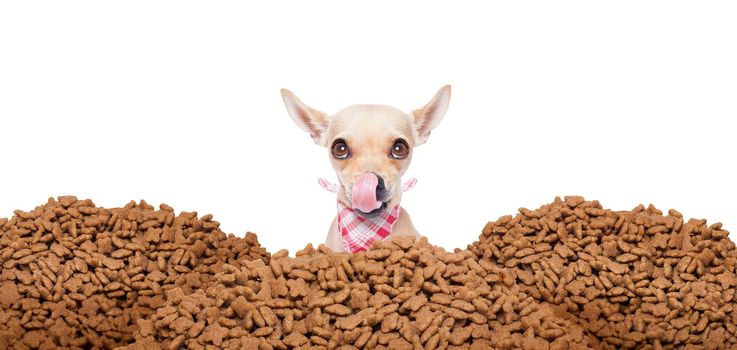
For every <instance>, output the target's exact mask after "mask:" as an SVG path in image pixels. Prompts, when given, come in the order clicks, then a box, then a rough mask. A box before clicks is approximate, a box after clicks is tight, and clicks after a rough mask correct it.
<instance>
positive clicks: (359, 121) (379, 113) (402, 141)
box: [281, 85, 451, 253]
mask: <svg viewBox="0 0 737 350" xmlns="http://www.w3.org/2000/svg"><path fill="white" fill-rule="evenodd" d="M450 91H451V89H450V85H445V86H443V87H441V88H440V89H439V90H438V92H437V93H436V94H435V96H434V97H433V98H432V99H431V100H430V102H428V103H427V104H425V105H424V106H423V107H422V108H419V109H416V110H414V111H412V112H411V113H409V114H407V113H404V112H402V111H400V110H399V109H397V108H394V107H390V106H386V105H377V104H358V105H353V106H349V107H346V108H344V109H342V110H340V111H339V112H337V113H335V114H334V115H332V116H328V115H327V114H325V113H323V112H321V111H319V110H316V109H314V108H311V107H309V106H307V105H306V104H304V103H303V102H302V101H300V100H299V99H298V98H297V96H295V95H294V94H293V93H292V92H291V91H289V90H287V89H282V90H281V96H282V99H283V100H284V105H285V106H286V109H287V112H288V113H289V115H290V116H291V117H292V119H293V120H294V122H295V123H296V124H297V126H299V127H300V128H301V129H303V130H304V131H306V132H307V133H309V134H310V136H311V137H312V140H313V141H314V142H315V143H316V144H318V145H320V146H323V147H326V148H327V149H328V151H329V152H328V154H329V156H330V163H331V164H332V166H333V169H334V170H335V173H336V174H337V177H338V181H339V184H338V185H333V186H334V187H331V186H330V185H329V184H327V183H325V182H324V180H321V185H323V187H325V188H326V189H331V190H333V191H334V192H335V193H336V194H337V197H338V198H337V207H338V215H337V216H336V218H335V219H334V220H333V223H332V224H331V225H330V229H329V231H328V235H327V239H326V241H325V244H326V246H328V247H329V248H330V249H332V250H333V251H336V252H343V251H345V252H350V253H356V252H359V251H362V250H367V249H368V248H370V247H371V245H372V243H373V241H375V240H379V239H386V238H388V237H389V236H411V237H415V239H417V238H418V237H419V236H420V235H419V233H418V232H417V230H416V229H415V227H414V225H412V220H411V219H410V217H409V214H407V211H406V210H404V208H401V207H400V206H399V203H400V200H401V198H402V184H401V177H402V175H404V173H405V172H406V171H407V168H408V167H409V164H410V162H411V160H412V154H413V152H414V148H415V147H417V146H420V145H422V144H424V143H425V142H426V141H427V139H428V137H429V136H430V132H431V131H432V130H433V129H434V128H435V127H436V126H438V124H439V123H440V121H441V120H442V119H443V117H444V116H445V113H446V111H447V110H448V103H449V102H450ZM411 186H412V184H408V186H407V187H411Z"/></svg>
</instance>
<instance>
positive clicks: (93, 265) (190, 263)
mask: <svg viewBox="0 0 737 350" xmlns="http://www.w3.org/2000/svg"><path fill="white" fill-rule="evenodd" d="M65 201H66V202H72V203H73V204H65ZM59 202H61V203H57V202H55V201H50V202H49V204H47V205H46V206H43V207H39V208H37V209H36V211H34V212H32V213H22V212H16V216H15V217H13V218H12V219H11V220H10V221H3V220H4V219H0V228H2V238H1V239H0V262H2V263H3V271H2V273H1V274H0V288H2V289H0V291H1V292H0V348H5V347H16V348H24V349H25V348H35V347H36V346H38V345H45V346H50V345H53V346H52V347H49V348H54V346H55V347H56V348H61V347H70V348H75V347H76V348H90V347H92V348H96V347H102V348H111V347H114V346H118V345H126V344H130V345H129V346H128V348H130V349H145V350H151V349H157V348H166V349H220V348H225V349H292V348H304V349H310V348H312V349H337V348H340V349H357V348H358V349H549V350H554V349H561V350H563V349H571V350H574V349H732V348H737V322H736V321H737V308H735V305H737V302H736V301H735V291H736V288H737V274H736V273H735V272H736V271H735V269H736V265H737V250H735V245H734V243H732V242H731V241H730V240H729V239H728V232H727V231H725V230H722V229H721V224H719V223H717V224H712V225H711V226H707V225H706V221H705V220H694V219H691V220H688V221H684V219H683V217H682V216H681V214H680V213H678V212H677V211H675V210H671V211H669V212H668V214H667V215H663V213H662V212H660V211H659V210H657V209H655V208H654V207H652V206H650V207H648V208H645V207H643V206H638V207H637V208H635V209H633V210H632V211H611V210H608V209H603V208H602V207H601V205H600V204H599V203H598V202H597V201H591V202H589V201H585V200H584V199H583V198H581V197H566V198H565V200H561V199H559V198H556V200H555V201H554V202H553V203H551V204H548V205H545V206H542V207H541V208H539V209H537V210H528V209H524V208H522V209H520V213H519V214H517V215H516V216H514V217H512V216H503V217H501V218H499V219H498V220H496V221H494V222H490V223H488V224H487V225H486V227H484V229H483V233H482V235H481V236H480V238H479V241H478V242H474V243H473V244H471V245H469V246H468V249H465V250H461V249H456V250H455V251H453V252H447V251H445V250H443V249H442V248H439V247H434V246H432V245H430V244H429V243H428V242H427V240H426V239H425V238H422V239H420V240H418V241H414V240H413V239H409V238H394V239H392V240H390V241H385V242H379V243H377V244H376V245H375V247H374V248H373V249H372V250H370V251H368V252H361V253H358V254H353V255H351V254H347V253H333V252H331V251H329V249H327V248H325V247H324V246H320V247H318V248H317V249H315V248H313V247H312V246H311V245H308V246H307V247H306V248H305V249H303V250H301V251H299V252H297V255H296V257H289V256H288V253H287V251H285V250H281V251H278V252H276V253H274V254H273V255H271V256H269V254H268V253H267V252H266V251H265V250H263V249H262V248H260V247H259V245H258V242H257V241H256V237H255V235H253V234H249V235H247V237H246V238H245V239H239V238H235V237H233V236H226V235H225V234H223V233H222V232H220V231H219V230H218V229H217V223H215V222H214V221H212V220H211V216H209V215H208V216H205V217H203V218H201V219H199V220H198V219H197V218H196V215H195V214H190V213H182V214H181V215H180V216H178V217H175V216H174V214H173V210H171V208H169V207H167V206H164V205H162V208H161V210H159V211H154V210H153V208H151V207H150V206H148V205H147V204H145V203H144V202H142V203H141V204H138V205H136V204H135V203H132V204H130V205H128V206H127V207H126V208H122V209H103V208H96V209H95V210H96V211H95V212H93V210H92V209H84V210H83V209H81V208H87V207H89V208H94V205H92V204H91V202H88V201H72V200H70V199H63V198H60V199H59ZM80 203H81V204H80ZM72 209H76V210H75V211H73V210H72ZM70 212H71V213H70ZM34 213H35V214H34ZM74 213H76V214H74ZM97 213H105V214H103V217H105V216H107V217H106V218H98V219H97V220H96V219H95V218H94V217H95V215H98V214H97ZM115 213H118V218H125V219H117V221H123V222H126V221H127V222H129V224H128V226H126V225H125V224H123V223H121V224H120V226H119V227H116V226H117V225H118V224H115V222H116V220H113V219H112V218H113V216H114V215H115ZM131 213H133V214H131ZM65 215H66V219H64V218H65ZM147 215H148V216H157V217H163V219H155V220H157V222H158V226H155V225H154V226H150V225H152V224H149V225H147V224H146V223H147V222H149V221H151V220H154V219H152V218H147ZM141 216H142V217H141ZM50 217H55V218H53V219H49V218H50ZM178 220H179V221H178ZM45 221H51V224H50V225H48V224H44V222H45ZM54 222H56V224H54ZM67 222H76V224H74V225H69V224H67V225H66V226H65V223H67ZM88 222H91V224H89V225H88V224H87V223H88ZM96 222H99V223H98V225H100V226H95V223H96ZM177 222H178V224H177ZM210 223H213V224H211V225H210ZM57 226H58V228H57ZM72 227H76V228H72ZM86 227H97V229H95V232H85V231H84V228H86ZM167 227H169V228H168V229H167ZM152 229H153V230H155V229H158V230H159V231H160V232H158V233H152V232H151V230H152ZM180 229H181V231H180ZM88 231H89V230H88ZM111 232H112V233H111ZM164 232H168V235H167V234H165V233H164ZM172 232H174V233H172ZM179 232H181V234H180V233H179ZM84 235H87V236H84ZM82 236H84V237H82ZM111 236H115V237H118V238H117V239H118V240H124V241H125V242H126V243H125V244H123V245H120V244H116V243H115V242H114V240H113V238H112V237H111ZM18 237H21V238H18ZM80 237H82V238H80ZM147 237H148V238H153V237H158V241H149V240H148V238H147ZM105 239H109V240H113V242H111V244H110V246H112V248H102V250H101V248H100V247H108V246H109V245H108V244H107V243H103V244H101V243H100V241H101V240H103V241H104V240H105ZM63 242H67V243H63ZM88 242H89V243H88ZM198 242H204V243H205V244H201V243H198ZM39 243H42V244H43V245H44V246H40V245H38V244H39ZM130 243H133V244H139V245H143V246H144V248H143V249H133V248H141V247H140V246H134V245H132V246H129V247H126V244H130ZM57 246H62V247H64V248H66V249H67V250H60V249H59V248H58V247H57ZM34 247H36V248H34ZM55 247H56V248H55ZM78 252H79V253H78ZM177 252H181V253H177ZM85 254H86V255H85ZM80 255H81V256H80ZM28 256H33V258H28ZM160 256H163V258H159V257H160ZM49 257H51V259H52V260H58V261H59V264H55V263H53V262H51V263H49V262H48V261H46V260H48V259H49ZM187 257H188V258H187ZM112 261H118V262H117V263H116V262H112ZM141 261H144V262H141ZM160 261H163V262H160ZM182 261H184V262H182ZM106 262H107V263H106ZM50 264H51V265H54V266H56V269H57V271H59V272H56V273H53V274H51V275H54V276H55V277H54V279H52V277H50V276H49V271H53V270H52V267H51V266H50ZM67 266H68V267H67ZM82 266H86V267H84V268H83V267H82ZM160 266H163V267H160ZM183 267H184V268H183ZM98 270H100V271H101V272H100V274H102V275H103V276H104V277H105V278H107V279H106V280H103V279H102V278H101V277H99V276H97V274H98ZM6 271H12V272H6ZM63 271H69V272H67V273H65V272H63ZM83 271H84V272H83ZM152 274H153V275H154V276H151V275H152ZM85 276H88V277H85ZM93 276H94V277H93ZM138 276H141V277H138ZM60 279H63V281H62V282H58V281H59V280H60ZM47 280H48V281H47ZM141 281H143V282H146V283H147V284H146V286H147V288H141V289H137V288H136V286H141V287H142V286H144V284H136V282H141ZM151 282H155V283H151ZM57 284H60V285H61V286H60V287H56V285H57ZM6 291H11V292H9V293H10V294H8V293H6ZM42 291H43V292H42ZM56 299H58V300H56ZM154 299H155V301H152V300H154ZM89 300H94V302H91V301H89ZM89 304H94V306H90V305H89ZM92 308H94V311H92V310H91V309H92ZM59 324H61V326H59ZM62 331H63V332H62Z"/></svg>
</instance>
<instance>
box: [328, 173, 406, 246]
mask: <svg viewBox="0 0 737 350" xmlns="http://www.w3.org/2000/svg"><path fill="white" fill-rule="evenodd" d="M318 182H319V184H320V186H322V188H324V189H326V190H328V191H330V192H334V193H337V192H338V185H336V184H332V183H330V182H328V181H327V180H325V179H318ZM416 183H417V179H410V180H409V181H407V182H406V183H405V184H404V185H403V186H402V191H407V190H409V189H411V188H412V187H414V185H415V184H416ZM337 202H338V231H340V235H341V236H342V243H343V249H345V250H346V251H348V252H351V253H357V252H360V251H362V250H368V249H369V248H371V246H372V245H373V243H374V241H376V240H383V239H385V238H386V237H388V236H389V234H391V232H392V228H393V227H394V223H395V222H397V218H398V217H399V205H396V206H394V207H393V208H391V210H385V211H383V212H382V213H381V214H380V215H377V216H376V217H371V218H366V217H364V216H362V215H360V214H358V213H356V212H355V211H354V210H353V209H352V208H348V207H347V206H345V204H343V203H342V202H341V201H337Z"/></svg>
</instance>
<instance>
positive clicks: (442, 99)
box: [412, 85, 450, 146]
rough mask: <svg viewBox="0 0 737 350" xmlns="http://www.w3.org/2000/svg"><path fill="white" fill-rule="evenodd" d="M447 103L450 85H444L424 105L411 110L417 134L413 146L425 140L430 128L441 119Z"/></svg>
mask: <svg viewBox="0 0 737 350" xmlns="http://www.w3.org/2000/svg"><path fill="white" fill-rule="evenodd" d="M448 103H450V85H445V86H443V87H441V88H440V90H438V92H437V93H435V96H433V98H432V100H430V102H428V103H427V104H426V105H425V106H424V107H422V108H420V109H416V110H414V111H412V117H413V118H414V124H415V130H416V131H417V136H418V137H417V140H416V141H415V146H419V145H421V144H423V143H425V142H426V141H427V138H428V137H429V136H430V132H431V131H432V129H434V128H435V127H436V126H438V124H440V121H441V120H443V117H444V116H445V112H446V111H447V110H448Z"/></svg>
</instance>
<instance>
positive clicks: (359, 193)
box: [351, 173, 381, 213]
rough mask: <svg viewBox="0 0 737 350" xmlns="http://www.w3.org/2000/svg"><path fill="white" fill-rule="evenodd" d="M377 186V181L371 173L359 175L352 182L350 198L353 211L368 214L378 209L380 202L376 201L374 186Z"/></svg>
mask: <svg viewBox="0 0 737 350" xmlns="http://www.w3.org/2000/svg"><path fill="white" fill-rule="evenodd" d="M378 184H379V179H378V178H377V177H376V175H374V174H371V173H365V174H361V175H360V176H359V177H358V178H357V179H356V181H353V191H352V196H353V198H351V202H353V209H358V210H360V211H362V212H364V213H368V212H371V211H372V210H374V209H378V208H380V207H381V202H379V201H377V200H376V185H378Z"/></svg>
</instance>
